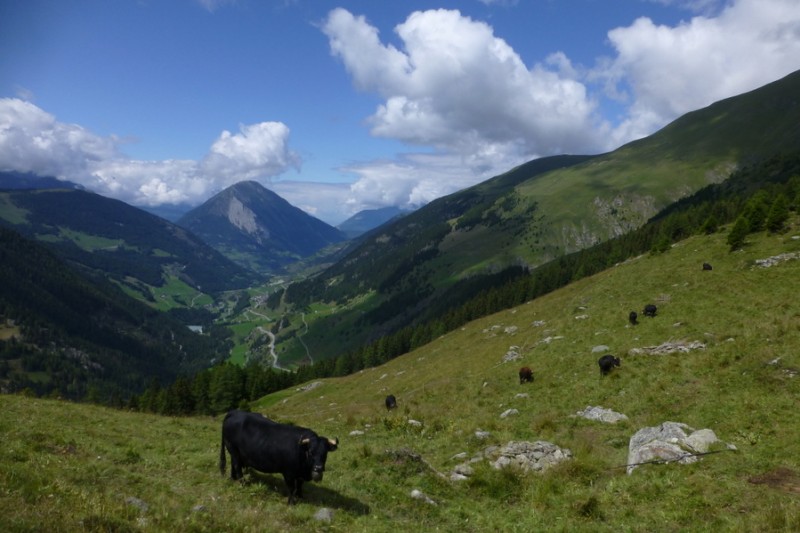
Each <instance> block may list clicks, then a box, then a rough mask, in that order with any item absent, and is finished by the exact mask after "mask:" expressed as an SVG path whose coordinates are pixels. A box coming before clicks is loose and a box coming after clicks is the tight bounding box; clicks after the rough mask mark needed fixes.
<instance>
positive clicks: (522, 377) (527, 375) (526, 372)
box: [519, 366, 533, 385]
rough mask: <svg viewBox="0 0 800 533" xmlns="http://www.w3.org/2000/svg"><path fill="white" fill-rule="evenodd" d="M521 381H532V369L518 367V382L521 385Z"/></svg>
mask: <svg viewBox="0 0 800 533" xmlns="http://www.w3.org/2000/svg"><path fill="white" fill-rule="evenodd" d="M523 383H533V370H531V369H530V368H528V367H527V366H523V367H522V368H520V369H519V384H520V385H522V384H523Z"/></svg>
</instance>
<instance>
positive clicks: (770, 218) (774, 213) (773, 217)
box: [766, 194, 789, 233]
mask: <svg viewBox="0 0 800 533" xmlns="http://www.w3.org/2000/svg"><path fill="white" fill-rule="evenodd" d="M788 218H789V200H788V199H787V198H786V196H785V195H784V194H778V195H777V196H776V197H775V200H774V201H773V202H772V206H770V208H769V213H768V214H767V222H766V227H767V231H769V232H770V233H778V232H780V231H783V228H784V225H785V224H786V220H788Z"/></svg>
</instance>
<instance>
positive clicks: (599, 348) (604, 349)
mask: <svg viewBox="0 0 800 533" xmlns="http://www.w3.org/2000/svg"><path fill="white" fill-rule="evenodd" d="M609 349H610V348H609V347H608V346H606V345H605V344H600V345H598V346H595V347H594V348H592V353H600V352H607V351H608V350H609Z"/></svg>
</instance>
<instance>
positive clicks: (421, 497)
mask: <svg viewBox="0 0 800 533" xmlns="http://www.w3.org/2000/svg"><path fill="white" fill-rule="evenodd" d="M411 497H412V498H414V499H415V500H422V501H423V502H425V503H428V504H430V505H436V502H435V501H433V500H432V499H430V498H429V497H428V496H427V495H426V494H425V493H424V492H422V491H421V490H419V489H414V490H412V491H411Z"/></svg>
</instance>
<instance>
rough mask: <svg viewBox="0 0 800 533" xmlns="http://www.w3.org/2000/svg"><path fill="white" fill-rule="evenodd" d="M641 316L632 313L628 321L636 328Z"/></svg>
mask: <svg viewBox="0 0 800 533" xmlns="http://www.w3.org/2000/svg"><path fill="white" fill-rule="evenodd" d="M638 319H639V315H637V314H636V311H631V312H630V314H629V315H628V320H630V322H631V326H635V325H636V324H638V323H639V322H638Z"/></svg>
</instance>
